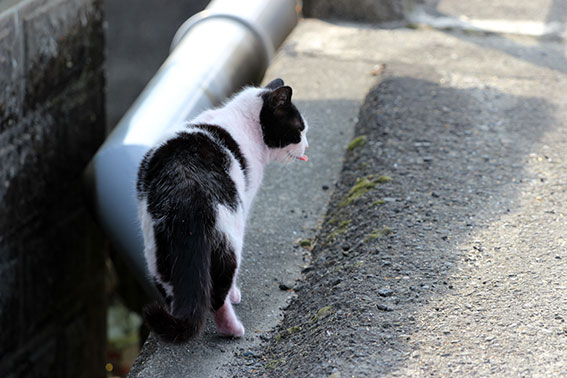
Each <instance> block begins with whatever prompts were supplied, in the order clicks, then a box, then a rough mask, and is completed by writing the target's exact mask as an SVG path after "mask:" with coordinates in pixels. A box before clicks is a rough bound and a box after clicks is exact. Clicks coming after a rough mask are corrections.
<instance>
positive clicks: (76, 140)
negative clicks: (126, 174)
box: [0, 0, 106, 377]
mask: <svg viewBox="0 0 567 378" xmlns="http://www.w3.org/2000/svg"><path fill="white" fill-rule="evenodd" d="M3 4H4V5H6V3H3ZM102 22H103V14H102V3H101V1H99V0H22V1H19V2H15V1H11V4H9V6H4V7H0V376H3V377H28V376H29V377H42V376H46V377H55V376H57V377H82V376H99V377H101V376H104V362H105V356H104V347H105V334H106V329H105V313H106V311H105V292H104V267H105V264H104V263H105V254H104V252H103V250H104V249H103V248H102V243H103V242H102V240H103V239H102V237H101V235H100V233H99V231H98V229H97V228H96V226H94V224H93V221H92V220H91V218H90V216H89V215H88V213H87V211H86V209H85V206H84V204H83V199H82V190H81V186H80V176H81V173H82V170H83V168H84V166H85V165H86V163H87V161H88V160H89V158H90V157H91V156H92V155H93V154H94V152H95V150H96V148H97V147H98V145H99V144H100V143H101V142H102V141H103V138H104V129H105V124H104V123H105V121H104V120H105V116H104V94H103V93H104V74H103V67H102V65H103V60H104V57H103V33H102Z"/></svg>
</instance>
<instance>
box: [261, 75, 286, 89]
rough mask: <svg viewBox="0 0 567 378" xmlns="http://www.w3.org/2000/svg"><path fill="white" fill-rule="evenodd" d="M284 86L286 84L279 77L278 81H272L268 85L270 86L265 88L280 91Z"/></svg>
mask: <svg viewBox="0 0 567 378" xmlns="http://www.w3.org/2000/svg"><path fill="white" fill-rule="evenodd" d="M284 85H285V84H284V82H283V80H282V79H280V78H279V77H278V78H277V79H274V80H272V81H270V82H269V83H268V85H266V87H265V88H266V89H271V90H274V89H278V88H279V87H283V86H284Z"/></svg>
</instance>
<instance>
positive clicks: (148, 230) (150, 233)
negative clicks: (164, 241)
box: [138, 199, 173, 295]
mask: <svg viewBox="0 0 567 378" xmlns="http://www.w3.org/2000/svg"><path fill="white" fill-rule="evenodd" d="M138 216H139V218H140V221H141V223H142V233H143V235H144V257H145V258H146V264H147V265H148V270H149V271H150V275H151V276H152V277H153V278H155V279H156V280H157V281H158V282H159V283H160V284H161V285H162V286H163V288H164V290H165V292H166V293H167V295H173V287H172V286H171V285H170V284H169V283H167V282H166V281H164V280H163V279H162V278H161V276H160V274H159V273H158V271H157V264H156V243H155V236H154V221H153V220H152V217H151V215H150V213H148V204H147V200H146V199H143V200H141V201H139V202H138Z"/></svg>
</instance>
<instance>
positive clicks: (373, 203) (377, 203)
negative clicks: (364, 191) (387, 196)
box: [370, 199, 386, 207]
mask: <svg viewBox="0 0 567 378" xmlns="http://www.w3.org/2000/svg"><path fill="white" fill-rule="evenodd" d="M385 203H386V202H385V201H384V200H383V199H379V200H376V201H374V202H372V205H370V206H372V207H374V206H377V205H383V204H385Z"/></svg>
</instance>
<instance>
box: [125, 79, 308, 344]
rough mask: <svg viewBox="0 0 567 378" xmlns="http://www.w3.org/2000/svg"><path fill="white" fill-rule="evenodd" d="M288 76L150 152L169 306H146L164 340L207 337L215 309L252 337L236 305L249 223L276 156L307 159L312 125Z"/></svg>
mask: <svg viewBox="0 0 567 378" xmlns="http://www.w3.org/2000/svg"><path fill="white" fill-rule="evenodd" d="M291 96H292V89H291V87H289V86H286V85H285V84H284V82H283V80H281V79H275V80H273V81H271V82H270V83H269V84H268V85H267V86H266V87H264V88H258V87H247V88H244V89H243V90H242V91H240V92H239V93H238V94H236V95H235V96H234V97H233V98H232V99H230V100H229V101H228V102H227V103H225V104H224V106H222V107H220V108H217V109H212V110H207V111H205V112H203V113H201V114H200V115H198V116H197V117H196V118H195V119H193V120H192V121H191V122H189V123H188V124H187V125H186V128H184V129H183V130H182V131H180V132H178V133H177V134H176V135H175V136H173V137H172V138H169V139H167V140H165V141H164V142H163V143H160V144H159V145H157V146H156V147H154V148H152V149H150V150H149V151H148V152H147V153H146V155H145V156H144V158H143V160H142V162H141V164H140V168H139V170H138V179H137V184H136V189H137V199H138V211H139V218H140V222H141V225H142V233H143V238H144V255H145V258H146V262H147V266H148V269H149V272H150V274H151V276H152V278H153V280H154V283H155V284H156V286H157V288H158V290H159V291H160V292H161V293H162V295H163V297H164V298H165V307H163V306H160V305H159V304H157V303H156V304H150V305H148V306H146V307H145V309H144V319H145V321H146V323H147V325H148V326H149V328H150V329H151V330H152V331H153V332H154V333H155V334H157V335H158V337H160V338H161V339H162V340H164V341H167V342H172V343H180V342H184V341H186V340H188V339H190V338H192V337H193V336H195V335H198V334H199V333H200V332H201V330H202V328H203V326H204V323H205V320H206V317H207V315H208V313H209V312H212V313H213V319H214V322H215V325H216V328H217V332H218V333H219V334H221V335H223V336H227V337H242V336H243V335H244V327H243V325H242V323H241V322H240V320H239V319H238V318H237V317H236V314H235V312H234V309H233V307H232V304H238V303H240V299H241V294H240V290H239V289H238V287H237V286H236V276H237V273H238V268H239V266H240V260H241V255H242V247H243V239H244V229H245V222H246V217H247V215H248V213H249V212H250V207H251V205H252V202H253V199H254V196H255V194H256V192H257V191H258V189H259V187H260V184H261V181H262V176H263V170H264V166H265V165H266V164H267V163H268V162H270V161H279V162H284V163H285V162H289V161H293V160H295V159H299V160H303V161H307V156H306V155H305V151H306V149H307V148H308V142H307V130H308V124H307V122H306V120H305V119H304V118H303V116H302V115H301V114H300V113H299V111H298V110H297V108H296V107H295V105H294V104H293V103H292V102H291Z"/></svg>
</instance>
